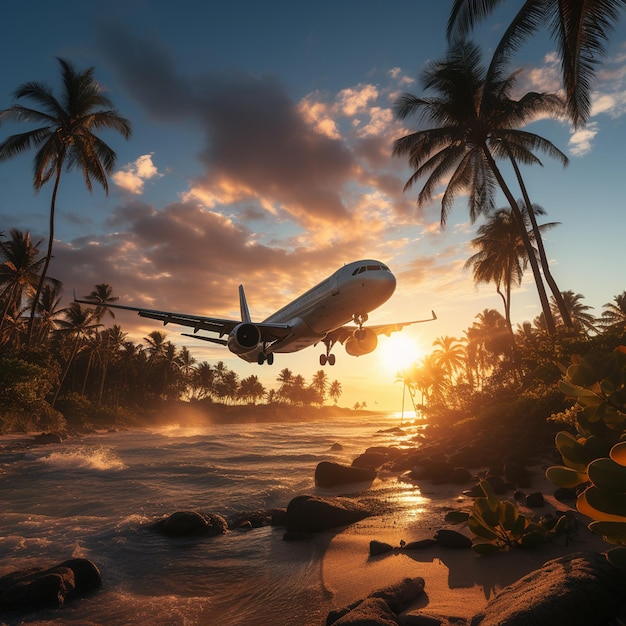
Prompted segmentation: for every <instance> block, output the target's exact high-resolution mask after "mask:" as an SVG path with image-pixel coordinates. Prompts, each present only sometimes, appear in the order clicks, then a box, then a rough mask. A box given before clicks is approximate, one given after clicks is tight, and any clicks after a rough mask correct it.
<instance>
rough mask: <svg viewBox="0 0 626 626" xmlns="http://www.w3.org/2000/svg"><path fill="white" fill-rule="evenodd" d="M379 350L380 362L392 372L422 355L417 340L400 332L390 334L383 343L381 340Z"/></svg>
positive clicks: (406, 366)
mask: <svg viewBox="0 0 626 626" xmlns="http://www.w3.org/2000/svg"><path fill="white" fill-rule="evenodd" d="M379 350H380V359H381V363H382V364H383V366H384V367H385V369H386V370H388V371H390V372H392V373H393V374H397V373H398V372H400V371H401V370H403V369H406V368H408V367H410V366H411V365H413V363H416V362H417V361H419V359H420V358H421V357H422V356H423V355H422V351H421V349H420V347H419V346H418V344H417V342H416V341H414V340H413V339H411V338H410V337H407V336H406V335H402V334H401V333H398V334H396V335H392V336H391V337H389V338H388V339H386V340H385V341H384V343H383V342H382V341H381V343H380V346H379Z"/></svg>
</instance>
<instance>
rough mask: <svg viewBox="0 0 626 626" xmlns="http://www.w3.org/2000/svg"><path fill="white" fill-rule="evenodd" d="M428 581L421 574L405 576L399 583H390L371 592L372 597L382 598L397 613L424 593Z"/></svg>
mask: <svg viewBox="0 0 626 626" xmlns="http://www.w3.org/2000/svg"><path fill="white" fill-rule="evenodd" d="M425 585H426V583H425V582H424V579H423V578H422V577H421V576H417V577H416V578H404V579H403V580H402V581H400V582H399V583H396V584H394V585H389V586H388V587H385V588H383V589H379V590H378V591H374V592H372V593H370V595H369V597H370V598H381V599H382V600H384V601H385V602H386V603H387V605H388V606H389V608H390V609H391V610H392V611H394V612H395V613H400V611H402V610H404V609H405V608H406V607H407V606H408V605H409V604H411V603H413V602H414V601H415V600H416V599H417V598H418V597H419V596H421V595H422V593H424V586H425Z"/></svg>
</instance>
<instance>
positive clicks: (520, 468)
mask: <svg viewBox="0 0 626 626" xmlns="http://www.w3.org/2000/svg"><path fill="white" fill-rule="evenodd" d="M504 479H505V480H507V481H508V482H510V483H513V484H514V485H517V486H518V487H528V486H529V485H530V472H529V471H528V470H527V469H526V468H525V467H524V465H522V464H521V463H518V462H516V461H508V462H507V463H505V464H504Z"/></svg>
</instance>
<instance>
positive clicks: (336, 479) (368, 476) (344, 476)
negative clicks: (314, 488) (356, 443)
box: [315, 461, 376, 487]
mask: <svg viewBox="0 0 626 626" xmlns="http://www.w3.org/2000/svg"><path fill="white" fill-rule="evenodd" d="M374 478H376V470H373V469H371V468H362V467H351V466H349V465H341V464H340V463H333V462H331V461H322V462H321V463H318V465H317V467H316V468H315V484H316V485H318V486H320V487H334V486H335V485H345V484H349V483H360V482H371V481H372V480H374Z"/></svg>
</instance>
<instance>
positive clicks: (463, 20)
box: [447, 0, 626, 126]
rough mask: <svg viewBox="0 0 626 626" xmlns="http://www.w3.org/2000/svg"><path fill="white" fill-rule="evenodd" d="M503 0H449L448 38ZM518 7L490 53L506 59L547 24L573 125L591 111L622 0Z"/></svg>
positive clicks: (535, 0) (527, 2)
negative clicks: (598, 71)
mask: <svg viewBox="0 0 626 626" xmlns="http://www.w3.org/2000/svg"><path fill="white" fill-rule="evenodd" d="M501 4H502V0H454V2H453V3H452V10H451V13H450V18H449V20H448V30H447V34H448V39H449V40H453V39H455V38H457V37H464V36H465V35H466V34H467V33H468V32H469V31H470V30H471V29H472V28H473V26H474V24H475V23H476V22H478V21H480V20H482V19H484V18H485V17H486V16H487V15H489V14H490V13H491V12H492V11H493V10H494V9H495V8H496V7H498V6H499V5H501ZM520 4H521V8H520V9H519V11H518V13H517V14H516V15H515V17H514V18H513V21H512V22H511V24H510V25H509V27H508V28H507V29H506V31H505V33H504V35H503V36H502V39H501V40H500V43H499V44H498V46H497V48H496V50H495V53H494V57H497V58H499V59H506V58H508V57H510V56H511V55H512V54H513V53H514V52H516V51H517V50H518V48H519V47H520V46H521V44H522V43H523V42H524V41H525V40H527V39H528V38H529V37H530V36H531V35H532V34H534V33H535V32H536V31H537V30H538V29H539V28H541V27H542V26H544V25H548V26H549V29H550V33H551V35H552V38H553V39H554V40H555V41H556V45H557V53H558V55H559V57H560V59H561V75H562V81H563V85H564V88H565V94H566V98H567V111H568V114H569V117H570V118H571V120H572V123H573V124H574V126H579V125H582V124H585V123H586V122H587V120H588V119H589V114H590V112H591V88H592V86H593V80H594V78H595V70H596V68H597V67H598V65H599V59H600V57H602V56H604V55H605V54H606V45H605V44H606V42H607V40H608V37H609V33H610V32H611V31H612V30H613V28H614V26H615V24H616V23H617V21H618V20H619V18H620V13H621V10H622V9H623V8H624V7H625V6H626V0H523V1H522V0H519V1H518V5H520Z"/></svg>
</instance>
